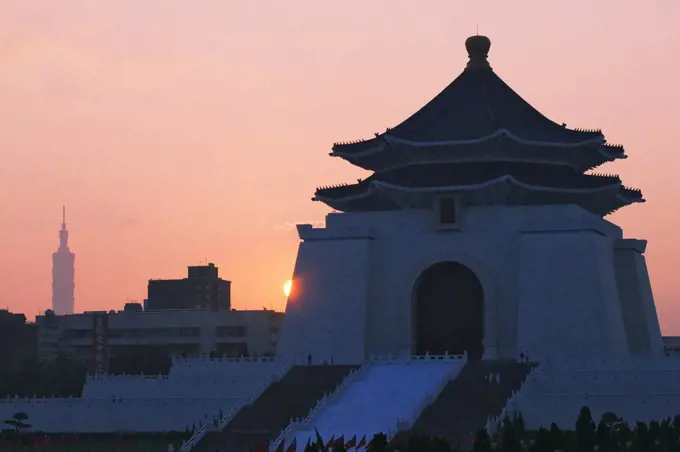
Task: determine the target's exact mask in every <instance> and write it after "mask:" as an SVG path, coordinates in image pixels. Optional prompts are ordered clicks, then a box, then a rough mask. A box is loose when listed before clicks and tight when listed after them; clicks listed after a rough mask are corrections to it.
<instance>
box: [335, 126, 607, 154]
mask: <svg viewBox="0 0 680 452" xmlns="http://www.w3.org/2000/svg"><path fill="white" fill-rule="evenodd" d="M499 137H502V138H507V139H509V140H512V141H515V142H517V143H519V144H523V145H525V146H540V147H555V148H577V147H581V146H588V145H593V144H599V145H604V144H605V139H604V135H602V133H601V132H593V136H592V137H590V138H588V139H586V140H580V141H575V142H554V141H541V140H530V139H526V138H522V137H519V136H517V135H515V134H513V133H512V132H510V131H509V130H507V129H502V128H501V129H498V130H496V131H495V132H493V133H490V134H489V135H486V136H483V137H479V138H470V139H466V140H448V141H424V142H423V141H410V140H406V139H403V138H399V137H395V136H392V135H390V134H389V133H385V134H382V135H379V136H377V137H376V138H372V139H370V140H367V141H358V142H354V143H344V144H343V143H336V144H334V145H333V152H331V154H330V155H331V156H333V157H343V158H358V157H363V156H367V155H371V154H376V153H379V152H382V151H384V150H385V148H386V147H387V145H388V144H395V145H401V146H407V147H412V148H434V147H457V146H471V145H483V144H485V143H487V142H489V141H492V140H494V139H497V138H499ZM616 149H618V147H617V148H616Z"/></svg>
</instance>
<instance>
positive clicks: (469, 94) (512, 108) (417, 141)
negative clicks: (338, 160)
mask: <svg viewBox="0 0 680 452" xmlns="http://www.w3.org/2000/svg"><path fill="white" fill-rule="evenodd" d="M465 45H466V48H467V50H468V54H469V56H470V61H469V63H468V65H467V68H466V69H465V70H464V71H463V72H462V73H461V74H460V75H459V76H458V77H457V78H456V79H455V80H454V81H453V82H452V83H451V84H449V86H447V87H446V88H445V89H444V90H443V91H442V92H441V93H439V94H438V95H437V96H436V97H435V98H434V99H432V100H431V101H430V102H428V103H427V104H426V105H425V106H424V107H422V108H421V109H420V110H418V111H417V112H416V113H414V114H413V115H412V116H411V117H409V118H408V119H406V120H405V121H403V122H402V123H401V124H399V125H397V126H395V127H393V128H389V129H387V130H386V131H385V132H384V133H376V134H375V138H372V139H369V140H358V141H356V142H350V143H336V144H335V145H334V146H333V153H332V154H331V155H338V156H343V157H347V158H348V159H350V158H351V157H356V156H358V155H360V154H364V153H369V152H376V151H379V150H380V147H381V146H385V145H386V144H387V143H397V144H406V145H412V146H424V145H426V146H433V145H434V146H437V145H440V146H455V145H457V144H458V145H466V144H467V145H469V144H473V143H478V142H484V141H487V140H490V139H493V138H494V137H498V136H505V137H509V138H511V139H514V140H517V141H519V142H522V143H525V144H528V145H545V146H560V147H576V146H580V145H584V144H587V145H591V146H592V145H595V146H596V145H599V144H601V145H604V144H605V143H606V142H605V139H604V136H603V135H602V132H601V131H600V130H581V129H570V128H567V127H566V125H564V124H557V123H555V122H553V121H552V120H550V119H548V118H547V117H545V116H544V115H543V114H541V113H540V112H539V111H538V110H536V109H535V108H534V107H533V106H531V105H530V104H529V103H528V102H527V101H525V100H524V99H523V98H522V97H521V96H520V95H519V94H517V93H516V92H515V91H514V90H513V89H512V88H510V86H508V85H507V84H506V83H505V82H504V81H503V80H502V79H501V78H500V77H499V76H498V75H496V73H495V72H494V71H493V70H492V69H491V67H490V65H489V63H488V61H487V53H488V51H489V48H490V46H491V41H490V40H489V39H488V38H486V37H484V36H472V37H470V38H468V40H467V41H466V43H465ZM615 150H616V151H617V152H619V151H621V154H622V153H623V152H622V151H623V150H622V149H619V148H618V147H616V148H615Z"/></svg>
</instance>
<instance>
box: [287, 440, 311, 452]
mask: <svg viewBox="0 0 680 452" xmlns="http://www.w3.org/2000/svg"><path fill="white" fill-rule="evenodd" d="M281 443H282V444H283V441H281ZM307 444H309V440H307ZM295 449H297V438H293V441H292V442H291V443H290V446H288V449H286V452H295Z"/></svg>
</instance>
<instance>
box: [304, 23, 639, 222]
mask: <svg viewBox="0 0 680 452" xmlns="http://www.w3.org/2000/svg"><path fill="white" fill-rule="evenodd" d="M465 45H466V47H467V50H468V53H469V55H470V62H469V63H468V65H467V68H466V69H465V70H464V71H463V73H462V74H461V75H460V76H459V77H458V78H456V79H455V80H454V81H453V82H452V83H451V84H450V85H449V86H448V87H446V88H445V89H444V91H442V92H441V93H440V94H439V95H438V96H437V97H435V98H434V99H433V100H432V101H430V102H429V103H428V104H427V105H425V106H424V107H423V108H421V109H420V110H419V111H418V112H416V113H415V114H414V115H413V116H411V117H410V118H408V119H407V120H406V121H404V122H402V123H401V124H399V125H398V126H396V127H394V128H393V129H388V130H387V131H386V132H385V133H383V134H376V137H375V138H372V139H370V140H362V141H357V142H354V143H344V144H335V145H334V146H333V152H332V153H331V155H333V156H339V157H342V158H344V159H345V160H347V161H349V162H350V163H353V164H355V165H358V166H360V167H362V168H365V169H372V170H375V171H377V172H376V173H375V174H374V175H372V176H371V177H369V178H367V179H365V180H363V181H359V183H358V184H353V185H346V184H345V185H340V186H335V187H324V188H320V189H317V191H316V194H315V197H314V198H313V199H314V200H316V201H322V202H324V203H326V204H328V205H329V206H331V207H333V208H335V209H337V210H343V211H370V210H386V209H401V208H422V207H428V206H431V205H432V196H433V195H435V194H438V193H442V192H452V193H461V194H463V196H464V197H465V202H466V203H468V204H475V203H483V204H489V203H495V202H499V199H501V200H503V201H502V202H504V203H506V204H578V205H581V206H582V207H584V208H585V209H587V210H589V211H591V212H593V213H596V214H599V215H606V214H608V213H611V212H613V211H615V210H617V209H619V208H621V207H623V206H626V205H629V204H631V203H634V202H643V201H644V199H643V198H642V193H641V192H640V191H639V190H635V189H631V188H627V187H625V186H623V185H622V183H621V180H620V179H619V177H618V176H613V175H585V174H583V172H584V171H586V170H588V169H592V168H594V167H597V166H599V165H601V164H602V163H604V162H607V161H612V160H615V159H620V158H625V157H626V156H625V153H624V150H623V147H622V146H618V145H610V144H608V143H607V142H606V140H605V138H604V135H603V134H602V132H601V131H600V130H581V129H569V128H567V127H566V125H564V124H562V125H559V124H556V123H555V122H553V121H551V120H549V119H548V118H546V117H545V116H543V115H542V114H541V113H539V112H538V111H537V110H536V109H534V108H533V107H532V106H531V105H529V104H528V103H527V102H526V101H524V99H522V98H521V97H520V96H519V95H518V94H517V93H515V92H514V91H513V90H512V89H511V88H510V87H509V86H508V85H507V84H506V83H505V82H503V80H501V79H500V78H499V77H498V76H497V75H496V74H495V73H494V72H493V70H492V69H491V67H490V66H489V63H488V61H487V54H488V51H489V48H490V45H491V42H490V41H489V39H488V38H486V37H484V36H473V37H471V38H468V40H467V41H466V43H465Z"/></svg>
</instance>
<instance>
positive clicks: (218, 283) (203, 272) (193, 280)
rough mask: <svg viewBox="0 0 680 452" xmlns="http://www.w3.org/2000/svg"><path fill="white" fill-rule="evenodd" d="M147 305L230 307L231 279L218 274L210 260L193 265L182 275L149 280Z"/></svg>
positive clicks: (190, 307)
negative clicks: (225, 278)
mask: <svg viewBox="0 0 680 452" xmlns="http://www.w3.org/2000/svg"><path fill="white" fill-rule="evenodd" d="M145 308H146V309H151V310H157V309H208V310H211V311H228V310H230V309H231V281H225V280H224V279H222V278H220V277H219V268H217V267H216V266H215V264H213V263H209V264H207V265H201V266H192V267H189V269H188V277H187V278H183V279H151V280H149V286H148V296H147V300H146V303H145Z"/></svg>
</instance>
